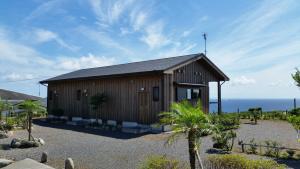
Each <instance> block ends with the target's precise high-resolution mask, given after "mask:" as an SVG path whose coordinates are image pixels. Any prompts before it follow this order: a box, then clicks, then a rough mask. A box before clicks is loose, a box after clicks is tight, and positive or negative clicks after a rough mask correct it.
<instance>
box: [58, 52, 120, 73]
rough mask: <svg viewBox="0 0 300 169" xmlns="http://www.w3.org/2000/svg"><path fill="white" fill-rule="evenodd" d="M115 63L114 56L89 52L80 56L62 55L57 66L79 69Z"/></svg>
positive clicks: (65, 68)
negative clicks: (96, 54)
mask: <svg viewBox="0 0 300 169" xmlns="http://www.w3.org/2000/svg"><path fill="white" fill-rule="evenodd" d="M114 63H115V59H114V58H107V57H104V56H101V57H99V56H95V55H93V54H91V53H89V54H88V55H87V56H81V57H79V58H70V57H61V58H59V59H58V60H57V66H58V67H59V68H61V69H64V70H77V69H84V68H92V67H100V66H108V65H112V64H114Z"/></svg>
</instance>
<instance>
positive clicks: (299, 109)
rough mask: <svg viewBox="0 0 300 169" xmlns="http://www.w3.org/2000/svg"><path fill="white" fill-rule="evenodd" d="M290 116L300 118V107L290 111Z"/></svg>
mask: <svg viewBox="0 0 300 169" xmlns="http://www.w3.org/2000/svg"><path fill="white" fill-rule="evenodd" d="M289 114H290V115H295V116H299V115H300V107H299V108H296V109H292V110H291V111H289Z"/></svg>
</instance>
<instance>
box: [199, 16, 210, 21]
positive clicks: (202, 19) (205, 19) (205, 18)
mask: <svg viewBox="0 0 300 169" xmlns="http://www.w3.org/2000/svg"><path fill="white" fill-rule="evenodd" d="M207 20H208V16H202V17H201V18H200V21H202V22H204V21H207Z"/></svg>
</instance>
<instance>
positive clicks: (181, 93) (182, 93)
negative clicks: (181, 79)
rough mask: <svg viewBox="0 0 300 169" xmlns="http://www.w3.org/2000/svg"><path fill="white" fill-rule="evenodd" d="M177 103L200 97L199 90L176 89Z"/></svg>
mask: <svg viewBox="0 0 300 169" xmlns="http://www.w3.org/2000/svg"><path fill="white" fill-rule="evenodd" d="M176 94H177V101H182V100H185V99H186V100H193V99H199V98H200V97H201V90H200V89H191V88H183V87H177V93H176Z"/></svg>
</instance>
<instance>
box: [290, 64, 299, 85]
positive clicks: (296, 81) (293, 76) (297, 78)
mask: <svg viewBox="0 0 300 169" xmlns="http://www.w3.org/2000/svg"><path fill="white" fill-rule="evenodd" d="M292 78H293V79H294V80H295V83H296V85H297V86H298V87H300V71H299V69H297V68H296V72H295V74H292Z"/></svg>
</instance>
